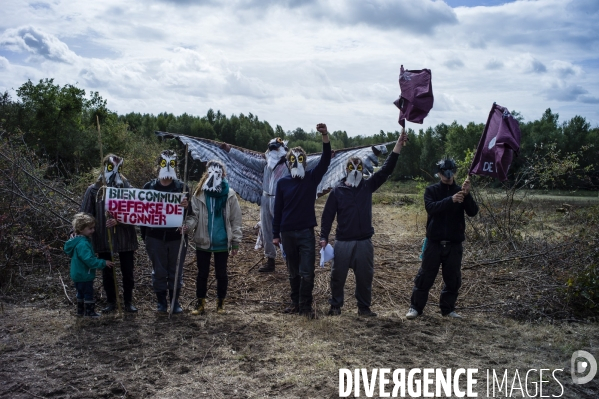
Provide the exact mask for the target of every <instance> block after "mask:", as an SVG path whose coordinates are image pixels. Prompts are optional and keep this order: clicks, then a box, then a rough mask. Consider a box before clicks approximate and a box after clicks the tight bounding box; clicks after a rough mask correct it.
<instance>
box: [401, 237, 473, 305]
mask: <svg viewBox="0 0 599 399" xmlns="http://www.w3.org/2000/svg"><path fill="white" fill-rule="evenodd" d="M462 253H463V248H462V243H448V244H446V245H443V244H441V243H440V242H438V241H437V242H434V241H430V240H429V241H428V242H427V244H426V248H425V249H424V254H423V257H422V265H421V266H420V270H418V274H417V275H416V278H415V279H414V289H413V290H412V300H411V306H412V308H414V309H415V310H417V311H418V313H422V311H423V310H424V307H425V306H426V302H427V300H428V292H429V290H430V289H431V287H432V286H433V284H434V282H435V278H436V277H437V274H438V273H439V267H440V266H441V265H443V268H442V275H443V283H444V285H443V290H442V291H441V298H440V300H439V307H440V308H441V313H442V314H443V315H446V314H448V313H451V312H453V311H454V310H455V303H456V301H457V299H458V290H459V289H460V287H461V286H462V270H461V267H462Z"/></svg>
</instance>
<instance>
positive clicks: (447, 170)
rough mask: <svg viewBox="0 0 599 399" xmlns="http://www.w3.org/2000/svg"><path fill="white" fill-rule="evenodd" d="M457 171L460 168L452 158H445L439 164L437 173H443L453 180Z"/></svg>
mask: <svg viewBox="0 0 599 399" xmlns="http://www.w3.org/2000/svg"><path fill="white" fill-rule="evenodd" d="M457 170H458V166H457V165H456V163H455V161H454V160H453V159H451V158H443V159H442V160H440V161H439V162H437V172H439V173H441V174H442V175H443V176H445V177H446V178H448V179H451V178H452V177H453V175H454V174H455V172H457Z"/></svg>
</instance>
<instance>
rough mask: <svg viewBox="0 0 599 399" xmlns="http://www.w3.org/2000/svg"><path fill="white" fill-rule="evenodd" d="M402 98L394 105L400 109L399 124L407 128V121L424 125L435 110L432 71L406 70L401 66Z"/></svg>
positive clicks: (400, 85) (400, 86)
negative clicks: (426, 118)
mask: <svg viewBox="0 0 599 399" xmlns="http://www.w3.org/2000/svg"><path fill="white" fill-rule="evenodd" d="M399 88H400V89H401V96H400V97H399V98H398V99H397V100H395V102H394V103H393V104H395V105H396V106H397V108H399V121H398V122H399V124H400V125H401V126H402V127H406V120H407V121H408V122H413V123H422V121H423V120H424V118H425V117H426V116H427V115H428V113H429V112H430V110H431V109H432V108H433V101H434V97H433V85H432V83H431V70H430V69H420V70H414V71H412V70H404V69H403V65H402V66H401V70H400V74H399Z"/></svg>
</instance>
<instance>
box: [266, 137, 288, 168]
mask: <svg viewBox="0 0 599 399" xmlns="http://www.w3.org/2000/svg"><path fill="white" fill-rule="evenodd" d="M288 150H289V149H288V148H287V141H286V140H281V138H280V137H276V138H274V139H272V140H270V141H269V142H268V149H267V150H266V163H267V165H268V168H269V169H274V168H275V166H277V164H278V163H279V161H280V160H281V157H284V156H285V155H286V154H287V151H288Z"/></svg>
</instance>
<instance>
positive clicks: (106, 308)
mask: <svg viewBox="0 0 599 399" xmlns="http://www.w3.org/2000/svg"><path fill="white" fill-rule="evenodd" d="M115 310H116V304H115V303H114V302H106V306H104V307H103V308H102V313H111V312H114V311H115Z"/></svg>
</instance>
